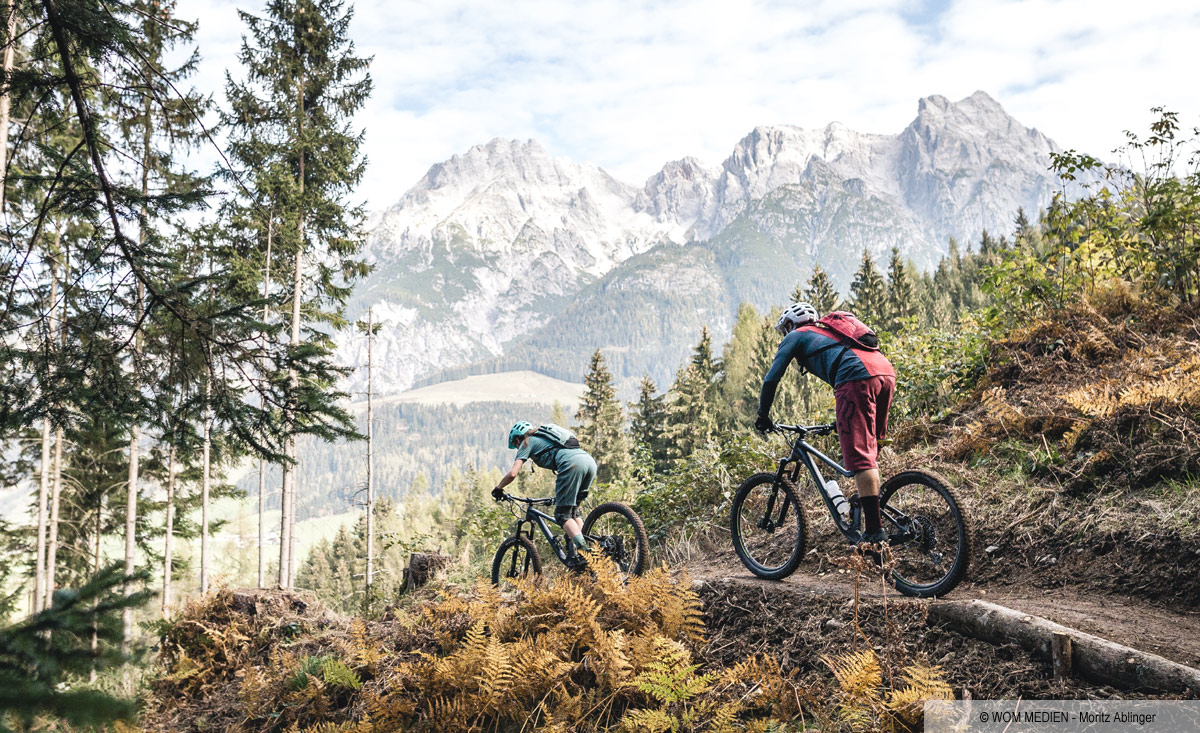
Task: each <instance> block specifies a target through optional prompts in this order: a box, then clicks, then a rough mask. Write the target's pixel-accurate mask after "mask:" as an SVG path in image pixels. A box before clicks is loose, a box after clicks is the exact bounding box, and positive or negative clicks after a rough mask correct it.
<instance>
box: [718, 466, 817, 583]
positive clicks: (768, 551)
mask: <svg viewBox="0 0 1200 733" xmlns="http://www.w3.org/2000/svg"><path fill="white" fill-rule="evenodd" d="M729 530H730V532H731V533H732V534H733V549H734V551H735V552H737V555H738V557H739V558H741V560H742V564H743V565H745V566H746V568H747V569H749V570H750V572H752V573H754V574H755V575H757V576H758V577H760V578H766V579H767V580H782V579H784V578H786V577H788V576H789V575H791V574H792V573H794V572H796V568H797V567H799V566H800V561H801V560H803V559H804V552H805V548H806V545H807V543H808V537H807V534H808V521H807V518H806V517H805V515H804V507H802V506H800V502H799V501H798V500H797V499H796V489H795V487H794V486H793V485H792V482H791V481H789V480H788V479H786V478H780V479H778V481H777V480H776V476H775V474H773V473H756V474H754V475H753V476H751V477H750V478H748V479H746V480H745V481H744V482H743V483H742V485H741V486H739V487H738V490H737V494H736V495H735V496H734V499H733V511H732V514H731V516H730V522H729Z"/></svg>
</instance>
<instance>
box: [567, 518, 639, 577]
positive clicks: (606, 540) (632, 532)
mask: <svg viewBox="0 0 1200 733" xmlns="http://www.w3.org/2000/svg"><path fill="white" fill-rule="evenodd" d="M583 536H584V538H585V539H587V542H588V549H591V550H597V551H599V552H600V553H601V554H603V555H604V556H605V557H607V558H608V559H609V560H612V561H613V562H614V563H615V564H616V566H617V568H619V569H620V571H621V574H622V575H624V576H625V577H629V576H631V575H641V574H642V573H644V572H645V571H646V566H647V565H648V564H649V559H650V540H649V538H648V537H647V536H646V527H645V526H644V525H643V524H642V518H641V517H639V516H638V515H637V512H635V511H633V510H632V509H630V508H629V507H627V506H625V505H624V504H620V503H618V502H615V501H610V502H607V503H605V504H601V505H600V506H598V507H596V508H595V509H593V510H592V511H591V512H589V513H588V515H587V519H585V520H583Z"/></svg>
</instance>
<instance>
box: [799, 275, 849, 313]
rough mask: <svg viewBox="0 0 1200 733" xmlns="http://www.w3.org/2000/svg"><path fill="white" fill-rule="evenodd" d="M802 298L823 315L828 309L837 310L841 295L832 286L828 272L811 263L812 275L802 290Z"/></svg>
mask: <svg viewBox="0 0 1200 733" xmlns="http://www.w3.org/2000/svg"><path fill="white" fill-rule="evenodd" d="M803 299H804V300H806V301H808V302H809V303H811V304H812V306H813V307H814V308H816V309H817V313H819V314H821V315H825V314H826V313H829V312H830V311H835V310H837V308H838V304H839V303H840V302H841V300H842V296H840V295H838V291H837V289H836V288H835V287H833V280H832V279H830V277H829V273H827V272H825V270H823V269H822V268H821V266H820V265H813V271H812V277H810V278H809V279H808V287H807V288H805V290H804V298H803Z"/></svg>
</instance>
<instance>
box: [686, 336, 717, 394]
mask: <svg viewBox="0 0 1200 733" xmlns="http://www.w3.org/2000/svg"><path fill="white" fill-rule="evenodd" d="M692 366H693V367H695V369H696V373H697V375H698V376H699V378H700V379H701V380H703V381H705V382H712V380H713V378H714V377H716V376H717V371H718V370H719V369H720V365H719V364H718V363H717V361H716V359H715V358H714V357H713V346H712V334H711V333H709V332H708V326H702V327H701V328H700V342H699V343H697V344H696V347H695V348H694V349H692Z"/></svg>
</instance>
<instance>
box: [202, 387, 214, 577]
mask: <svg viewBox="0 0 1200 733" xmlns="http://www.w3.org/2000/svg"><path fill="white" fill-rule="evenodd" d="M211 376H212V375H211V373H210V374H208V375H206V377H205V380H206V381H205V382H204V448H203V449H202V457H201V461H203V469H202V474H201V479H200V592H201V593H207V592H208V578H209V572H210V568H209V564H208V563H209V560H208V494H209V490H210V487H211V484H210V477H211V475H212V467H211V460H212V406H211V405H209V402H208V400H209V383H208V381H207V380H208V379H209V378H210V377H211Z"/></svg>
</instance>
